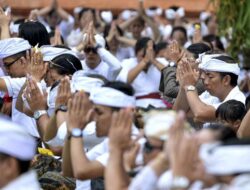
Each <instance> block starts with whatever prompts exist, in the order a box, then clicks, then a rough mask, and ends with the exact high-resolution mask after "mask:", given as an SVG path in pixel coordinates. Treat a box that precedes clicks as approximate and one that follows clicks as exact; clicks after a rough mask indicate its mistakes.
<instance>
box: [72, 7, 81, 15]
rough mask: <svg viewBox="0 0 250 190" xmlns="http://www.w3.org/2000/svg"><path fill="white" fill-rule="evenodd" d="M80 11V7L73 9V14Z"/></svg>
mask: <svg viewBox="0 0 250 190" xmlns="http://www.w3.org/2000/svg"><path fill="white" fill-rule="evenodd" d="M82 9H83V8H82V7H75V8H74V10H73V12H74V14H79V13H80V12H81V11H82Z"/></svg>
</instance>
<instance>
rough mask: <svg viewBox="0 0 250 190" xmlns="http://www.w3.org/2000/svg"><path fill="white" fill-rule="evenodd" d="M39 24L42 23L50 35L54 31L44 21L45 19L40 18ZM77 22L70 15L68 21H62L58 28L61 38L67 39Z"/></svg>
mask: <svg viewBox="0 0 250 190" xmlns="http://www.w3.org/2000/svg"><path fill="white" fill-rule="evenodd" d="M38 20H39V22H41V23H42V24H43V25H44V26H45V28H46V29H47V31H48V33H50V32H51V31H52V30H51V28H50V26H49V24H48V23H47V22H46V21H45V20H44V18H43V17H41V16H38ZM74 24H75V20H74V17H73V16H71V15H69V16H68V20H62V21H61V22H60V23H59V25H58V26H57V27H58V28H59V30H60V32H61V36H62V37H63V39H66V38H67V36H68V35H69V33H70V31H71V30H72V29H73V28H74Z"/></svg>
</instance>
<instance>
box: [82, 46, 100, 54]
mask: <svg viewBox="0 0 250 190" xmlns="http://www.w3.org/2000/svg"><path fill="white" fill-rule="evenodd" d="M83 51H84V52H85V53H90V52H92V53H95V54H97V50H96V48H93V47H87V48H84V50H83Z"/></svg>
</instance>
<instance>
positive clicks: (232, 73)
mask: <svg viewBox="0 0 250 190" xmlns="http://www.w3.org/2000/svg"><path fill="white" fill-rule="evenodd" d="M199 69H200V71H201V79H202V80H203V83H204V87H205V89H206V91H205V92H204V93H202V94H201V95H200V96H198V94H197V90H196V88H195V86H194V85H195V83H196V79H195V77H194V75H195V74H194V72H193V71H192V69H191V68H190V66H189V65H188V63H182V64H181V66H180V76H179V77H180V84H181V86H182V88H181V90H180V91H179V94H178V96H177V99H176V101H175V105H174V108H175V109H183V110H185V111H188V108H190V111H191V112H192V114H193V116H194V119H195V120H196V121H199V122H202V123H204V122H211V121H215V120H216V118H215V110H216V109H217V108H218V106H219V105H220V104H221V103H223V102H225V101H227V100H231V99H235V100H238V101H240V102H242V103H243V104H245V96H244V94H243V93H242V92H241V91H240V90H239V87H238V86H237V79H238V75H239V71H240V68H239V66H238V64H237V63H235V62H234V60H233V59H232V58H231V57H229V56H224V55H221V56H218V57H213V58H211V59H207V61H206V62H202V63H200V65H199Z"/></svg>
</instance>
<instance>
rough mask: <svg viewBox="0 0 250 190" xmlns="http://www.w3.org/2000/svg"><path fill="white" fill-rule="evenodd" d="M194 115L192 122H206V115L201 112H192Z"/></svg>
mask: <svg viewBox="0 0 250 190" xmlns="http://www.w3.org/2000/svg"><path fill="white" fill-rule="evenodd" d="M193 114H194V120H195V121H198V122H207V119H206V117H207V114H206V113H205V112H203V111H201V110H199V111H196V112H193Z"/></svg>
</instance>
